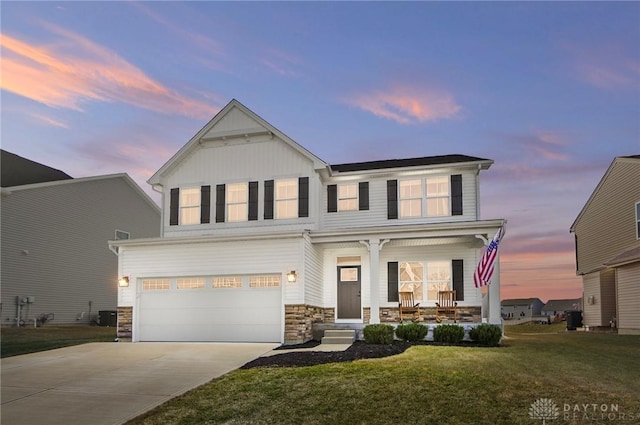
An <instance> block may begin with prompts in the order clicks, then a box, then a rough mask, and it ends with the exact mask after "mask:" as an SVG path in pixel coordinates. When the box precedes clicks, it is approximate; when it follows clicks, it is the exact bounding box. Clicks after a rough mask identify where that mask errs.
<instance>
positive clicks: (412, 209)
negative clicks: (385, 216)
mask: <svg viewBox="0 0 640 425" xmlns="http://www.w3.org/2000/svg"><path fill="white" fill-rule="evenodd" d="M421 216H422V180H402V181H400V217H421Z"/></svg>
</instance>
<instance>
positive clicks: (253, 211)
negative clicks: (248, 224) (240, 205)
mask: <svg viewBox="0 0 640 425" xmlns="http://www.w3.org/2000/svg"><path fill="white" fill-rule="evenodd" d="M248 219H249V221H255V220H257V219H258V182H249V217H248Z"/></svg>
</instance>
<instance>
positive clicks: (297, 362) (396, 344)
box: [240, 341, 479, 369]
mask: <svg viewBox="0 0 640 425" xmlns="http://www.w3.org/2000/svg"><path fill="white" fill-rule="evenodd" d="M317 345H318V343H314V342H309V343H306V344H301V345H299V346H284V347H279V348H278V349H292V348H293V349H295V348H306V347H314V346H317ZM413 345H452V344H442V343H434V342H428V341H420V342H405V341H393V343H392V344H390V345H377V344H367V343H366V342H364V341H356V342H354V343H353V345H351V346H350V347H349V348H347V349H346V350H344V351H329V352H322V351H299V352H289V353H282V354H275V355H273V356H268V357H258V358H257V359H255V360H253V361H250V362H249V363H247V364H245V365H244V366H242V367H241V368H240V369H253V368H256V367H300V366H315V365H319V364H325V363H338V362H351V361H354V360H359V359H374V358H381V357H388V356H394V355H396V354H400V353H402V352H404V351H405V350H406V349H407V348H409V347H411V346H413ZM455 345H459V346H462V347H478V346H479V345H478V344H476V343H471V342H462V343H460V344H455Z"/></svg>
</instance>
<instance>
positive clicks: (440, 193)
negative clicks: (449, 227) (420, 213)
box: [426, 176, 449, 217]
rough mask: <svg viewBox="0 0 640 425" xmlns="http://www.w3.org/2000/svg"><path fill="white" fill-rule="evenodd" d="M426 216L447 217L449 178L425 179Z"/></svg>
mask: <svg viewBox="0 0 640 425" xmlns="http://www.w3.org/2000/svg"><path fill="white" fill-rule="evenodd" d="M426 183H427V194H426V199H427V216H429V217H435V216H443V215H449V177H448V176H443V177H427V179H426Z"/></svg>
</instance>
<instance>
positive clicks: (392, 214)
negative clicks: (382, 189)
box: [387, 180, 398, 220]
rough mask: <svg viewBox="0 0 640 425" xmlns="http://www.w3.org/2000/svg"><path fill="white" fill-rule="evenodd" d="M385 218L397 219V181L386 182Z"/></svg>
mask: <svg viewBox="0 0 640 425" xmlns="http://www.w3.org/2000/svg"><path fill="white" fill-rule="evenodd" d="M387 218H388V219H389V220H395V219H397V218H398V180H387Z"/></svg>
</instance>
